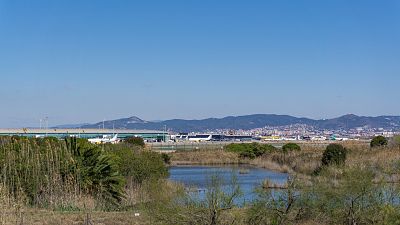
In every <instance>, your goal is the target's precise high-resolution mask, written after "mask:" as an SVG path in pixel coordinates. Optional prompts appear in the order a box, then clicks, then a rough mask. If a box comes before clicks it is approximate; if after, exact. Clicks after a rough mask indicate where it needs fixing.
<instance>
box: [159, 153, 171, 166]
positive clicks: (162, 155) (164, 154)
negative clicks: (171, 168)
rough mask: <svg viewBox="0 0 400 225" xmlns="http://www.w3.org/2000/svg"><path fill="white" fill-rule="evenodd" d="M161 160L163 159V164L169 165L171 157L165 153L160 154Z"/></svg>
mask: <svg viewBox="0 0 400 225" xmlns="http://www.w3.org/2000/svg"><path fill="white" fill-rule="evenodd" d="M161 158H162V159H163V161H164V163H166V164H170V163H171V156H170V155H168V154H167V153H162V154H161Z"/></svg>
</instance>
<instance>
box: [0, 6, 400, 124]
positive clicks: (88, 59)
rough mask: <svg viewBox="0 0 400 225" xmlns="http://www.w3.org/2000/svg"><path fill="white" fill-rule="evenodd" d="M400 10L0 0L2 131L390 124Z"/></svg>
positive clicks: (394, 111) (399, 70)
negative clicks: (244, 120)
mask: <svg viewBox="0 0 400 225" xmlns="http://www.w3.org/2000/svg"><path fill="white" fill-rule="evenodd" d="M399 10H400V3H399V2H398V1H335V2H327V1H302V2H298V1H252V2H251V3H249V2H245V1H164V2H157V3H155V2H152V1H151V2H150V1H146V2H144V1H143V2H141V3H139V2H137V1H96V2H95V4H94V2H93V1H7V0H6V1H0V49H1V51H0V75H1V88H0V94H1V96H2V105H3V107H2V110H0V127H29V126H38V124H39V119H41V118H45V117H48V118H49V122H50V124H51V125H59V124H66V123H67V124H68V123H84V122H91V123H93V122H98V121H101V120H103V119H108V120H110V119H117V118H123V117H129V116H133V115H134V116H138V117H140V118H142V119H145V120H164V119H173V118H182V119H203V118H208V117H224V116H229V115H246V114H255V113H276V114H288V115H293V116H305V117H309V118H315V119H321V118H333V117H337V116H341V115H344V114H348V113H354V114H357V115H368V116H378V115H399V114H400V113H399V112H400V105H399V104H397V100H398V99H400V92H399V90H398V84H399V83H400V76H399V74H400V64H399V63H398V62H399V61H400V42H399V40H400V14H399V13H398V12H399Z"/></svg>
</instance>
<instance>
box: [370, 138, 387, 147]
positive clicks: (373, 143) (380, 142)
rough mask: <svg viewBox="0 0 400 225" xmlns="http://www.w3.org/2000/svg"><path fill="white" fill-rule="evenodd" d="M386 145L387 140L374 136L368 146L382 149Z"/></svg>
mask: <svg viewBox="0 0 400 225" xmlns="http://www.w3.org/2000/svg"><path fill="white" fill-rule="evenodd" d="M387 144H388V140H387V139H386V138H385V137H384V136H376V137H374V138H373V139H372V140H371V143H370V146H371V148H374V147H382V146H386V145H387Z"/></svg>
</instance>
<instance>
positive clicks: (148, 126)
mask: <svg viewBox="0 0 400 225" xmlns="http://www.w3.org/2000/svg"><path fill="white" fill-rule="evenodd" d="M293 124H305V125H310V126H314V127H316V128H318V129H330V130H340V129H342V130H349V129H355V128H358V127H366V128H383V129H386V130H400V116H375V117H373V116H358V115H354V114H346V115H343V116H340V117H336V118H332V119H320V120H315V119H309V118H306V117H295V116H290V115H278V114H252V115H242V116H226V117H223V118H206V119H192V120H190V119H170V120H162V121H146V120H142V119H140V118H139V117H136V116H131V117H127V118H121V119H114V120H107V121H104V127H105V128H109V129H112V128H115V129H145V130H164V129H165V127H167V128H168V129H169V130H172V131H176V132H190V131H194V132H201V131H211V130H217V129H242V130H249V129H255V128H262V127H265V126H286V125H293ZM64 126H66V125H64ZM99 127H100V128H101V127H103V121H102V122H98V123H94V124H84V125H83V126H79V128H99ZM76 128H78V127H76Z"/></svg>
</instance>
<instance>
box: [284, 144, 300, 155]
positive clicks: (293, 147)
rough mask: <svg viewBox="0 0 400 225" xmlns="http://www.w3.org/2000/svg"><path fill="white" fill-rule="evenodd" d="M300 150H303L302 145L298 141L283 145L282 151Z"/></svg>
mask: <svg viewBox="0 0 400 225" xmlns="http://www.w3.org/2000/svg"><path fill="white" fill-rule="evenodd" d="M300 150H301V148H300V146H299V145H298V144H296V143H287V144H285V145H284V146H282V151H283V152H284V153H287V152H291V151H300Z"/></svg>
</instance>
